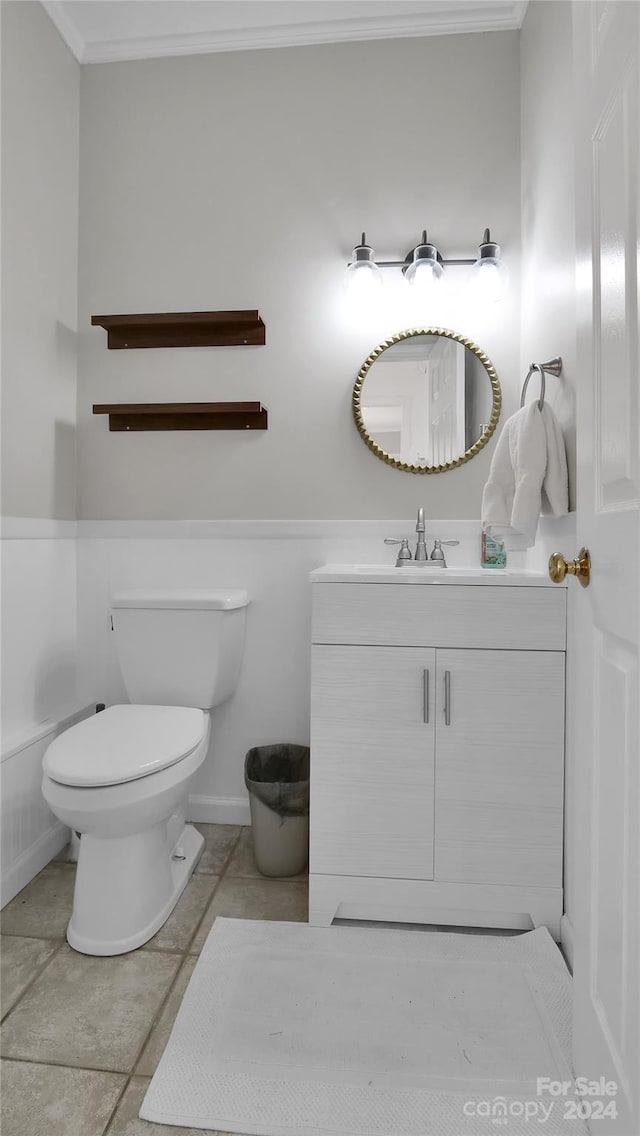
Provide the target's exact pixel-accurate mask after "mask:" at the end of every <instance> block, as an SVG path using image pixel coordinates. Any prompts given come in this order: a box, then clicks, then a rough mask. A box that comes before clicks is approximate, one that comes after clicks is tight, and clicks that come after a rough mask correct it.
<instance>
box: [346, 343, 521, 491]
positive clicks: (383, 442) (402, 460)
mask: <svg viewBox="0 0 640 1136" xmlns="http://www.w3.org/2000/svg"><path fill="white" fill-rule="evenodd" d="M501 404H502V395H501V392H500V383H499V381H498V376H497V374H496V372H495V368H494V367H493V364H492V363H491V360H490V359H489V358H488V356H487V355H485V353H484V351H482V350H481V349H480V348H479V347H478V346H477V344H475V343H473V342H472V341H471V340H470V339H465V338H464V336H462V335H457V333H456V332H455V331H447V330H446V329H445V328H442V327H418V328H410V329H409V330H408V331H400V332H398V334H397V335H392V336H391V337H390V338H389V339H385V340H384V341H383V342H382V343H379V344H378V346H377V347H375V348H374V349H373V351H372V352H371V354H370V355H368V356H367V358H366V359H365V361H364V363H363V364H362V366H361V368H360V370H359V371H358V377H357V379H356V382H355V386H354V388H353V414H354V418H355V420H356V426H357V427H358V430H359V431H360V434H361V435H362V438H363V441H365V442H366V444H367V446H368V447H369V449H370V450H373V452H374V454H375V455H376V457H378V458H381V460H382V461H385V462H388V464H389V465H393V466H395V467H396V469H403V470H405V471H406V472H407V473H444V471H445V470H447V469H454V467H455V466H457V465H462V464H463V462H467V461H469V459H470V458H473V457H475V455H476V454H477V453H478V451H479V450H481V449H482V447H483V446H486V444H487V442H488V441H489V438H490V437H491V435H492V434H493V432H494V430H495V428H496V425H497V423H498V419H499V417H500V407H501Z"/></svg>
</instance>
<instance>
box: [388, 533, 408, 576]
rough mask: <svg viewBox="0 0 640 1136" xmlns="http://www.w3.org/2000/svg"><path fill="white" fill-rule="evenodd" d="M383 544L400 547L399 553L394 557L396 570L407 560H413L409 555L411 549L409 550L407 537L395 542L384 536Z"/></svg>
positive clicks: (391, 538)
mask: <svg viewBox="0 0 640 1136" xmlns="http://www.w3.org/2000/svg"><path fill="white" fill-rule="evenodd" d="M384 543H385V544H399V545H400V551H399V553H398V555H397V557H396V568H402V565H403V564H406V562H407V561H408V560H412V559H413V557H412V555H411V549H410V548H409V540H408V538H407V537H403V538H402V540H395V539H394V538H393V537H391V536H386V537H385V538H384Z"/></svg>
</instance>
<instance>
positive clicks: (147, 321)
mask: <svg viewBox="0 0 640 1136" xmlns="http://www.w3.org/2000/svg"><path fill="white" fill-rule="evenodd" d="M91 323H92V325H93V327H104V328H105V330H106V332H107V347H108V348H110V349H111V350H124V349H125V348H129V349H131V348H136V347H235V346H238V345H246V344H248V345H249V346H261V345H262V344H263V343H264V342H265V326H264V323H263V322H262V320H261V318H260V313H259V312H257V311H242V312H154V313H149V314H147V315H121V316H92V317H91Z"/></svg>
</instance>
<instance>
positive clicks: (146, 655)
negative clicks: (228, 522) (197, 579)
mask: <svg viewBox="0 0 640 1136" xmlns="http://www.w3.org/2000/svg"><path fill="white" fill-rule="evenodd" d="M248 604H249V596H248V593H247V592H245V591H242V590H240V589H235V588H224V589H198V590H175V591H174V590H162V591H158V590H135V591H123V592H117V593H116V594H115V595H114V596H113V599H112V602H111V619H112V627H113V631H114V634H115V645H116V650H117V654H118V660H119V662H120V669H121V671H122V677H123V679H124V684H125V686H126V688H127V694H128V695H129V699H130V701H131V702H132V703H146V704H149V705H157V706H163V705H164V706H198V707H200V708H201V709H202V710H210V709H211V708H212V707H213V706H218V705H219V703H220V702H224V701H225V699H226V698H229V697H230V696H231V695H232V694H233V692H234V690H235V689H236V685H237V682H238V676H239V674H240V666H241V663H242V654H243V650H244V630H245V617H246V610H247V605H248Z"/></svg>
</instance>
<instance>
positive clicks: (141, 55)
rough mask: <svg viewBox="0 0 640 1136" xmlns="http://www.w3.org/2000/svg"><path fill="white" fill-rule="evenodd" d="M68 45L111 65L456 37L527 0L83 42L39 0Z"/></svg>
mask: <svg viewBox="0 0 640 1136" xmlns="http://www.w3.org/2000/svg"><path fill="white" fill-rule="evenodd" d="M41 3H42V5H43V7H44V9H45V11H46V12H47V14H48V16H49V18H50V19H51V20H52V22H53V23H54V24H55V26H56V28H57V29H58V31H59V33H60V35H61V36H62V38H63V39H64V41H65V43H66V44H67V46H68V47H69V48H70V50H71V51H72V52H73V54H74V55H75V57H76V59H77V60H78V62H79V63H115V62H120V61H127V60H136V59H160V58H166V57H167V56H179V55H203V54H208V53H216V52H228V51H252V50H257V49H261V48H275V47H301V46H308V45H313V44H325V43H352V42H356V41H366V40H377V39H407V38H414V37H420V36H434V35H457V34H464V33H469V32H486V31H514V30H517V29H519V28H520V27H521V25H522V21H523V19H524V14H525V11H526V8H527V3H528V0H509V2H505V0H485V2H477V0H474V2H473V3H471V2H470V3H468V4H467V5H465V7H463V8H454V7H452V8H449V9H447V8H446V7H444V6H442V7H441V8H440V10H433V11H431V12H426V13H420V14H418V15H406V14H402V15H400V14H399V15H397V16H393V15H388V16H383V17H370V16H369V17H363V18H361V19H350V20H338V19H332V20H329V19H327V20H321V21H318V22H315V23H301V24H295V23H292V24H282V25H278V26H273V25H269V26H264V27H249V28H235V29H230V30H224V31H210V30H209V31H207V30H203V31H202V32H197V33H191V34H187V35H183V34H175V35H164V36H142V37H135V38H122V39H111V40H102V41H100V42H98V41H96V42H93V43H87V42H86V41H85V40H84V38H83V36H82V35H81V33H80V31H79V29H78V27H77V26H76V24H75V23H74V21H73V19H72V18H71V16H70V15H69V8H70V5H69V4H66V5H65V4H64V3H62V0H41Z"/></svg>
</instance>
